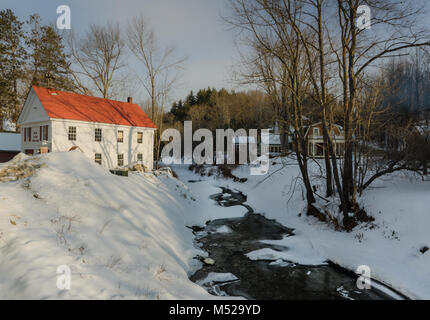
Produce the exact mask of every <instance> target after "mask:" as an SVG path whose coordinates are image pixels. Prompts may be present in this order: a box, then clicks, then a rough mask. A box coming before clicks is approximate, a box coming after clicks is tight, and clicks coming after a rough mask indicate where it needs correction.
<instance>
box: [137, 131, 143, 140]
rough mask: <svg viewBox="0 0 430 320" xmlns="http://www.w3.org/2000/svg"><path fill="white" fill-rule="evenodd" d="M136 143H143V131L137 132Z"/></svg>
mask: <svg viewBox="0 0 430 320" xmlns="http://www.w3.org/2000/svg"><path fill="white" fill-rule="evenodd" d="M137 143H143V132H138V133H137Z"/></svg>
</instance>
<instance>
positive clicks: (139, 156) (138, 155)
mask: <svg viewBox="0 0 430 320" xmlns="http://www.w3.org/2000/svg"><path fill="white" fill-rule="evenodd" d="M137 161H140V162H142V161H143V154H141V153H138V154H137Z"/></svg>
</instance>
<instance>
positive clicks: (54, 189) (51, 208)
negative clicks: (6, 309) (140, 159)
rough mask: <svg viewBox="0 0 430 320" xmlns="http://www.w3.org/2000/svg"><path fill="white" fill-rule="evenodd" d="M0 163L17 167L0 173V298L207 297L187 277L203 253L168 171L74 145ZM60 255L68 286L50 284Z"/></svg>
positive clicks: (182, 193) (181, 192)
mask: <svg viewBox="0 0 430 320" xmlns="http://www.w3.org/2000/svg"><path fill="white" fill-rule="evenodd" d="M8 168H9V169H8ZM16 170H18V172H15V171H16ZM0 172H1V174H0V176H3V177H2V178H0V179H2V180H3V181H5V180H6V181H7V180H14V179H15V176H17V175H18V176H20V177H21V179H19V180H17V181H12V182H0V299H14V298H22V299H57V298H60V299H63V298H64V299H134V298H137V299H176V298H178V299H189V298H192V299H204V298H210V297H211V296H209V294H208V293H206V291H205V290H204V289H202V288H201V287H199V286H197V285H196V284H194V283H192V282H191V281H189V280H188V276H187V275H188V274H189V273H191V272H192V271H193V270H194V269H195V268H196V267H197V262H196V260H195V259H194V260H193V259H192V258H193V257H194V256H196V255H197V254H200V255H202V254H203V253H202V252H200V251H199V250H197V249H195V248H194V247H193V239H194V238H193V234H192V232H191V230H190V229H188V228H186V225H189V224H192V221H193V217H192V214H191V213H190V210H189V209H187V208H192V206H193V205H194V204H193V201H192V200H191V198H192V196H191V195H190V194H189V192H188V191H187V189H186V187H185V186H184V185H183V184H182V183H181V182H179V181H178V180H176V179H174V178H172V177H171V176H169V175H167V174H162V175H160V176H159V177H156V176H154V175H152V174H146V175H144V174H140V173H139V174H138V173H131V174H130V176H129V177H128V178H125V177H119V176H114V175H112V174H110V173H109V172H108V171H107V170H106V169H104V168H102V167H100V166H98V165H96V164H94V163H93V162H92V161H90V160H88V159H87V158H86V157H84V156H83V155H82V154H81V153H80V152H72V153H54V154H48V155H43V156H37V157H33V158H27V157H26V156H24V155H22V154H20V155H19V157H18V158H17V159H16V160H15V163H7V164H4V165H2V166H1V167H0ZM26 176H29V178H28V179H26V178H25V177H26ZM61 265H66V266H68V267H70V269H71V273H72V275H71V288H70V290H59V289H58V288H57V279H58V276H59V275H57V268H58V267H59V266H61Z"/></svg>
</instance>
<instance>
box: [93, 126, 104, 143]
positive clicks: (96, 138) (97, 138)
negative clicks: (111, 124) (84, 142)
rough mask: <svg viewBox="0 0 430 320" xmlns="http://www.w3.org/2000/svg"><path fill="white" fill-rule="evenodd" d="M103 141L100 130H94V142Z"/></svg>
mask: <svg viewBox="0 0 430 320" xmlns="http://www.w3.org/2000/svg"><path fill="white" fill-rule="evenodd" d="M102 140H103V131H102V129H101V128H94V141H95V142H102Z"/></svg>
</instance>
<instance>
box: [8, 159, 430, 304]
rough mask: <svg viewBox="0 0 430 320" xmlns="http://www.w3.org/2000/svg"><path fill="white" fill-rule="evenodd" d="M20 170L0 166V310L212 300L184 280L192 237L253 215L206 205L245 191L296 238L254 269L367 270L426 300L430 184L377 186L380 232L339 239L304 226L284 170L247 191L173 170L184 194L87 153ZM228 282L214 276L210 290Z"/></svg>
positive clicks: (403, 179) (169, 181)
mask: <svg viewBox="0 0 430 320" xmlns="http://www.w3.org/2000/svg"><path fill="white" fill-rule="evenodd" d="M15 162H16V163H7V164H4V165H2V166H0V180H4V181H6V182H0V298H6V299H13V298H24V299H25V298H31V299H42V298H43V299H57V298H60V299H211V298H214V296H211V295H209V294H208V293H207V292H206V291H205V290H204V289H203V288H202V287H200V286H199V285H197V284H194V283H192V282H191V281H190V280H189V279H188V276H189V275H191V274H192V273H193V272H194V271H195V270H196V269H197V268H199V267H200V266H201V263H200V262H198V261H197V260H196V259H193V258H194V257H196V256H197V255H200V256H205V253H204V252H202V251H201V250H199V249H198V248H196V247H195V244H194V235H193V234H192V232H191V230H190V229H189V228H187V227H186V226H194V225H200V226H204V225H205V223H206V222H207V221H208V220H214V219H220V218H232V217H240V216H243V215H244V214H245V213H246V212H247V210H246V209H245V208H244V207H242V206H234V207H230V208H221V207H219V206H218V205H217V204H216V202H215V201H214V200H211V199H209V196H210V195H213V194H215V193H219V192H220V189H219V188H218V187H219V186H225V187H229V188H230V189H238V190H240V191H242V192H243V193H244V194H246V195H247V196H248V200H247V204H249V205H250V206H251V207H252V208H253V209H254V210H255V212H257V213H262V214H264V215H265V216H266V217H268V218H270V219H276V220H277V221H278V222H280V223H282V224H284V225H285V226H287V227H290V228H294V229H295V230H294V233H295V236H294V237H289V238H288V237H286V238H284V239H283V240H279V241H270V242H269V243H270V244H278V245H281V246H286V247H288V251H286V252H273V251H270V252H269V251H268V250H264V249H263V250H262V251H260V252H258V251H254V252H250V253H248V256H249V257H250V258H252V259H267V258H268V256H270V260H273V263H275V264H281V265H282V264H288V261H292V262H296V263H301V264H310V265H314V264H322V263H325V261H326V260H331V261H333V262H335V263H338V264H339V265H342V266H344V267H346V268H348V269H351V270H355V269H356V268H357V266H359V265H368V266H369V267H370V269H371V276H372V277H373V278H375V279H377V280H380V281H382V282H384V283H386V284H388V285H389V286H392V287H393V288H395V289H397V290H399V291H400V292H402V293H404V294H406V295H408V296H409V297H412V298H427V299H428V298H430V251H428V252H426V253H424V254H422V253H420V251H419V250H420V248H422V247H424V246H428V247H430V236H429V232H428V227H429V226H430V210H429V205H430V197H429V195H430V182H428V181H424V182H423V181H421V180H420V179H418V178H417V177H413V176H411V175H402V174H398V175H395V176H391V177H386V178H384V179H380V180H379V181H378V182H377V183H376V184H375V185H374V187H373V188H372V189H369V190H368V191H367V192H366V193H365V195H364V196H363V198H362V199H361V200H360V201H361V203H363V204H365V206H366V210H367V212H368V213H369V214H371V215H372V216H374V217H375V219H376V220H375V222H374V223H373V224H372V225H362V226H359V227H357V228H355V229H354V230H353V232H351V233H344V232H336V231H334V230H333V228H331V227H329V226H327V225H325V224H323V223H321V222H318V221H317V220H316V219H315V218H313V217H307V216H306V215H304V214H301V215H299V214H300V213H301V212H302V211H303V209H304V207H305V202H304V199H303V196H304V192H303V190H302V188H301V186H300V180H298V179H297V177H298V176H299V172H298V168H297V166H296V164H295V162H294V160H293V159H289V158H284V159H274V160H272V164H271V166H270V174H269V175H264V176H250V175H249V168H248V167H247V166H242V167H239V168H238V169H236V170H235V171H234V172H233V173H234V174H235V175H237V176H239V177H246V178H248V181H247V182H246V183H235V182H232V181H231V180H225V179H216V178H214V177H200V176H198V175H196V174H194V173H192V172H190V171H189V170H188V168H187V167H188V166H185V165H184V166H174V167H173V169H174V170H175V172H176V173H177V174H178V175H179V178H180V180H181V181H182V182H181V181H179V180H177V179H175V178H172V177H171V176H170V175H168V174H161V175H159V176H155V175H153V174H149V173H147V174H143V173H130V176H129V177H119V176H114V175H112V174H110V173H109V172H108V171H107V170H106V169H104V168H102V167H100V166H98V165H96V164H94V163H93V162H92V161H91V160H89V159H87V158H86V157H85V156H83V155H82V154H80V152H69V153H53V154H47V155H40V156H35V157H31V158H28V157H26V156H23V155H20V156H19V157H18V159H17V160H15ZM6 167H9V168H21V169H20V170H21V171H22V172H21V173H20V176H21V179H20V180H18V181H9V180H14V179H11V177H12V178H13V176H14V174H16V173H14V172H12V171H10V172H9V171H4V169H5V168H6ZM314 169H315V171H316V173H318V166H315V167H314ZM5 172H6V173H5ZM5 174H6V177H2V175H5ZM26 177H28V178H26ZM189 180H194V181H195V180H202V181H200V182H196V183H191V182H188V181H189ZM315 183H317V180H315ZM230 231H231V230H228V229H226V228H220V230H219V232H230ZM62 265H65V266H68V267H70V269H71V272H72V275H71V288H70V290H60V289H58V288H57V280H58V279H59V276H61V274H57V268H58V267H59V266H62ZM225 276H226V275H225V274H213V275H212V277H211V278H210V279H208V282H210V281H212V282H213V281H215V282H216V280H217V279H218V278H219V277H221V278H222V279H224V278H223V277H225ZM228 277H230V278H231V280H233V278H234V275H228ZM230 278H229V279H230ZM218 280H219V279H218ZM224 280H225V279H224Z"/></svg>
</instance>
